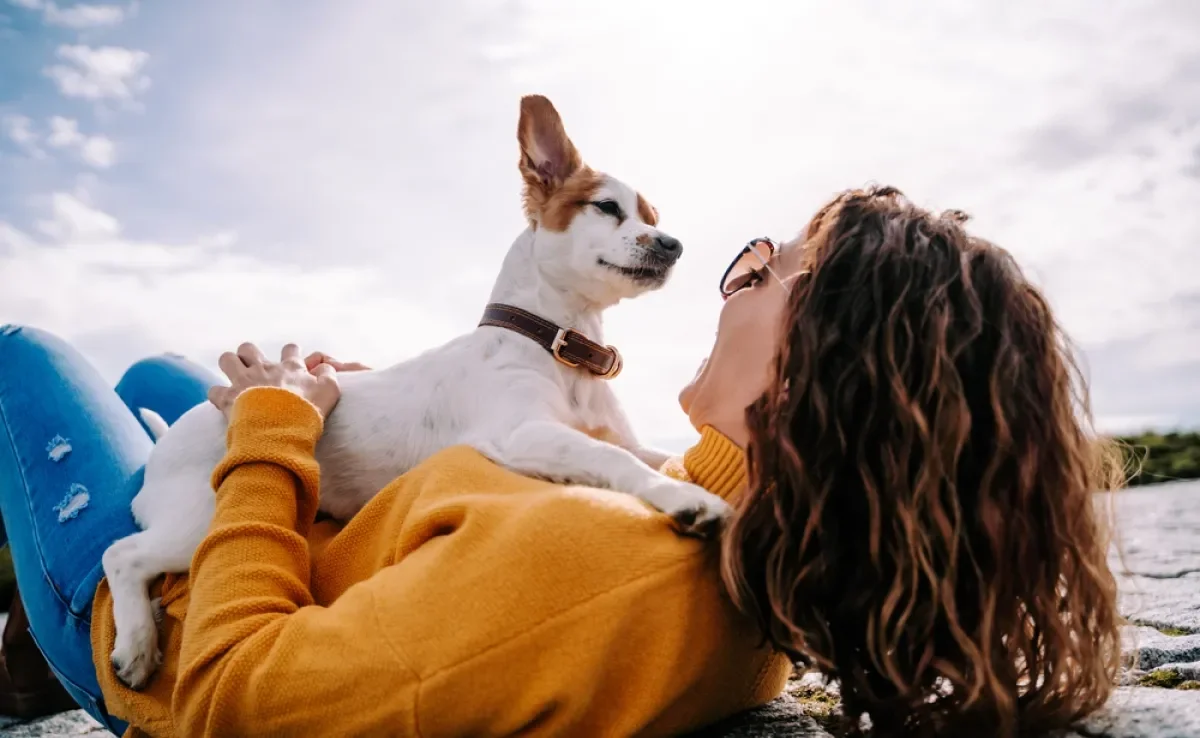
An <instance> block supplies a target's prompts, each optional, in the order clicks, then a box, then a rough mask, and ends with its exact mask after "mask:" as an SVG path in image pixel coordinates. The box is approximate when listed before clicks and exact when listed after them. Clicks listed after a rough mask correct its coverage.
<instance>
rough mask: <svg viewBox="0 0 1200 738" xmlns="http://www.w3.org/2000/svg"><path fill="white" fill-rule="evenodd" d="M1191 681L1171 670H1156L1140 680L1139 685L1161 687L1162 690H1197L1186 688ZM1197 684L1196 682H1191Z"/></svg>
mask: <svg viewBox="0 0 1200 738" xmlns="http://www.w3.org/2000/svg"><path fill="white" fill-rule="evenodd" d="M1188 683H1189V680H1187V679H1184V678H1183V675H1182V674H1180V673H1179V672H1177V671H1172V670H1171V669H1155V670H1154V671H1152V672H1150V673H1149V674H1146V675H1144V676H1143V677H1142V678H1141V679H1138V684H1140V685H1142V686H1143V687H1159V688H1161V689H1195V687H1184V686H1183V685H1185V684H1188ZM1190 683H1191V684H1196V682H1190Z"/></svg>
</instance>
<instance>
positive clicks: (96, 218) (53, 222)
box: [38, 192, 121, 244]
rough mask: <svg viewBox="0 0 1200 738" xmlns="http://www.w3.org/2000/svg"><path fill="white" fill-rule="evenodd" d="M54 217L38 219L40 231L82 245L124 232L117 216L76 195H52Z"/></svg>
mask: <svg viewBox="0 0 1200 738" xmlns="http://www.w3.org/2000/svg"><path fill="white" fill-rule="evenodd" d="M50 206H51V214H52V216H53V217H52V218H51V219H50V220H43V221H39V222H38V230H39V231H41V232H42V233H44V234H46V235H47V236H50V237H52V238H54V239H56V240H59V241H71V242H75V243H80V244H86V243H95V242H97V241H105V240H108V239H112V238H114V237H115V236H116V235H117V234H118V233H120V231H121V225H120V223H118V222H117V219H116V218H114V217H112V216H111V215H109V214H108V213H105V212H103V211H101V210H97V209H96V208H94V207H92V206H91V205H89V204H88V203H86V202H84V201H83V200H81V199H80V198H78V197H76V196H75V195H70V194H67V193H65V192H56V193H54V194H53V195H51V197H50Z"/></svg>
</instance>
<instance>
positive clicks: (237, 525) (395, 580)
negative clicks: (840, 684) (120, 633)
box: [92, 388, 790, 738]
mask: <svg viewBox="0 0 1200 738" xmlns="http://www.w3.org/2000/svg"><path fill="white" fill-rule="evenodd" d="M320 433H321V419H320V416H319V415H318V413H317V412H316V410H315V408H313V407H312V406H311V405H310V404H309V403H307V402H306V401H304V400H303V399H301V398H299V397H297V396H295V395H293V394H291V393H289V392H287V391H285V390H279V389H271V388H259V389H253V390H250V391H248V392H246V393H244V394H243V395H242V396H241V397H240V398H239V399H238V401H237V403H236V405H235V409H234V412H233V418H232V421H231V423H230V425H229V432H228V452H227V454H226V456H225V458H224V460H223V461H222V462H221V463H220V465H219V466H218V468H217V469H216V471H215V472H214V474H213V487H214V488H215V489H216V515H215V518H214V519H213V522H212V526H211V528H210V529H209V533H208V536H207V538H205V540H204V542H203V543H202V544H201V546H200V548H199V550H198V551H197V552H196V555H195V558H194V559H193V561H192V568H191V571H190V572H189V575H188V576H166V577H164V578H163V579H162V580H161V581H160V582H159V583H157V584H156V585H155V586H154V588H153V589H154V590H155V591H154V594H155V595H156V596H157V595H161V597H162V602H163V606H164V609H165V612H164V616H163V620H162V623H161V626H160V644H161V646H162V648H163V664H162V667H161V668H160V670H159V672H158V674H157V676H156V677H155V679H154V681H152V682H151V684H150V685H149V686H148V687H147V688H146V689H145V690H144V691H142V692H140V693H139V692H133V691H131V690H129V689H126V688H125V687H124V686H122V685H121V684H120V682H119V681H118V680H117V679H116V676H115V674H114V673H113V669H112V667H111V666H110V664H109V660H108V659H109V654H110V653H111V651H112V644H113V635H114V629H113V619H112V598H111V595H110V594H109V590H108V586H107V584H106V583H101V585H100V588H99V590H98V591H97V594H96V600H95V606H94V611H93V613H94V614H93V620H92V643H93V646H94V653H95V663H96V670H97V672H98V675H99V679H100V684H101V685H102V688H103V691H104V697H105V700H106V703H107V707H108V710H109V711H110V712H111V713H113V714H115V715H117V716H119V717H121V718H123V719H125V720H126V721H128V722H129V723H130V724H131V726H132V727H131V728H130V731H129V732H128V733H127V734H126V735H135V736H136V735H146V734H148V735H153V736H177V735H204V736H221V737H222V738H225V737H228V736H421V737H422V738H434V737H435V736H452V735H453V736H507V735H522V736H579V737H583V736H605V737H606V738H611V737H614V736H626V735H673V734H678V733H680V732H684V731H687V730H691V729H694V728H697V727H700V726H703V725H705V724H708V723H710V722H713V721H715V720H718V719H720V718H722V717H725V716H728V715H731V714H733V713H736V712H739V711H741V710H743V709H746V708H749V707H753V706H755V705H759V704H762V703H764V702H766V701H768V700H770V699H772V698H773V697H775V696H776V695H778V694H779V693H780V692H781V691H782V689H783V686H784V683H785V682H786V680H787V677H788V675H789V673H790V665H789V664H788V662H787V660H786V659H785V658H784V657H782V656H779V655H775V654H773V653H771V652H770V651H768V650H765V649H763V648H761V647H760V641H759V638H758V636H757V634H756V632H755V631H754V629H753V628H752V627H751V626H750V624H749V623H748V622H746V621H745V620H744V619H742V618H741V617H739V616H738V614H737V613H736V611H735V610H734V609H733V607H732V605H730V604H729V602H728V601H727V599H726V598H725V597H724V595H723V592H722V589H721V586H720V580H719V577H718V573H717V569H716V565H715V564H716V561H715V558H716V557H715V556H713V555H712V553H713V549H714V546H712V544H703V543H701V542H698V541H696V540H693V539H688V538H683V537H680V536H678V535H677V534H676V533H674V532H673V531H672V529H671V528H670V527H669V524H668V521H667V518H666V517H665V516H663V515H662V514H660V513H658V512H656V511H654V510H652V509H650V508H649V507H647V506H646V505H644V504H643V503H641V502H639V501H638V500H636V499H634V498H633V497H632V496H630V495H627V494H621V493H617V492H609V491H604V490H597V489H590V488H580V487H564V486H559V485H554V484H550V483H546V482H542V481H537V480H534V479H530V478H528V477H524V476H520V475H518V474H514V473H512V472H509V471H507V470H505V469H503V468H501V467H499V466H497V465H495V464H493V463H491V462H490V461H488V460H487V459H485V458H484V457H483V456H481V455H480V454H479V453H477V452H476V451H474V450H472V449H470V448H465V447H456V448H451V449H447V450H445V451H443V452H441V453H438V454H437V455H435V456H433V457H432V458H430V459H428V460H427V461H426V462H425V463H423V464H421V465H420V466H418V467H417V468H416V469H414V470H412V471H411V472H409V473H407V474H405V475H403V476H402V477H400V478H398V479H396V480H395V481H394V482H392V483H391V484H390V485H388V486H387V487H386V488H384V489H383V490H382V491H381V492H380V493H379V495H378V496H376V497H375V499H374V500H372V501H371V502H370V504H368V505H367V506H366V507H365V508H364V509H363V510H362V511H361V512H360V513H359V514H358V515H357V516H355V518H354V519H353V520H351V521H350V522H349V523H348V524H347V525H345V526H344V527H342V528H340V529H339V527H338V526H337V525H336V524H333V523H332V522H322V523H319V524H314V522H313V519H314V515H315V513H316V509H317V496H318V479H319V474H318V467H317V462H316V460H315V459H314V458H313V450H314V448H315V445H316V441H317V438H318V437H319V436H320ZM678 466H679V465H676V467H677V468H676V469H675V471H674V472H673V473H675V474H677V475H684V474H686V475H687V476H688V477H690V478H691V479H692V480H693V481H695V482H696V483H698V484H701V485H703V486H705V487H706V488H708V489H709V490H711V491H713V492H714V493H717V494H721V495H724V496H728V495H730V494H731V493H734V492H736V491H737V490H738V489H739V488H740V487H741V486H742V485H743V484H744V459H743V457H742V454H741V452H740V451H739V450H738V448H737V447H736V446H734V445H733V444H732V443H730V442H729V441H728V440H727V439H725V438H724V437H723V436H721V435H720V434H718V433H716V432H715V431H713V430H711V429H707V430H705V432H704V433H703V436H702V438H701V441H700V443H699V445H697V446H696V447H695V448H693V449H692V450H691V451H689V452H688V453H687V454H686V455H685V456H684V458H683V462H682V465H681V466H682V468H681V469H680V468H678ZM668 473H672V472H671V471H670V470H668Z"/></svg>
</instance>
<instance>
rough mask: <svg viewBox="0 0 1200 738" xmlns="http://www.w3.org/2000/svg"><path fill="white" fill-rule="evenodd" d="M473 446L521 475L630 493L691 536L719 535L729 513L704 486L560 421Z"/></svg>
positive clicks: (519, 428) (533, 424)
mask: <svg viewBox="0 0 1200 738" xmlns="http://www.w3.org/2000/svg"><path fill="white" fill-rule="evenodd" d="M496 439H499V440H496ZM475 446H476V448H478V449H479V451H480V452H481V453H483V454H484V455H485V456H488V457H490V458H491V459H492V460H493V461H495V462H496V463H498V464H501V465H502V466H506V467H508V468H509V469H512V470H513V471H516V472H520V473H521V474H528V475H530V476H537V477H542V478H544V479H550V480H553V481H556V482H571V483H575V484H586V485H591V486H594V487H605V488H608V489H612V490H616V491H620V492H629V493H632V494H633V495H634V496H636V497H638V498H639V499H641V500H643V501H645V502H647V503H649V504H650V505H651V506H653V507H655V508H657V509H658V510H661V511H662V512H664V513H666V514H667V515H670V516H671V518H672V519H673V520H674V521H675V523H676V524H677V525H678V526H679V528H680V530H681V531H682V532H683V533H686V534H689V535H696V536H701V537H707V536H710V535H713V534H715V533H716V532H717V530H719V528H720V525H721V522H722V521H723V520H724V519H725V518H726V516H728V515H729V513H730V511H731V508H730V507H729V505H728V504H726V502H725V501H724V500H722V499H721V498H720V497H717V496H716V495H714V494H712V493H710V492H708V491H707V490H705V489H704V488H702V487H698V486H696V485H694V484H689V483H687V482H681V481H679V480H676V479H671V478H670V477H667V476H664V475H662V474H659V473H658V472H657V471H656V470H654V469H652V468H651V467H650V466H648V465H647V464H645V463H643V462H642V461H641V460H639V459H638V457H637V456H635V455H634V454H633V453H631V452H629V451H627V450H625V449H623V448H619V447H617V446H614V445H612V444H610V443H605V442H603V441H598V440H596V439H594V438H591V437H590V436H588V435H586V434H584V433H581V432H579V431H577V430H574V429H573V428H569V427H567V426H565V425H562V424H561V423H556V422H553V421H530V422H527V423H523V424H521V425H519V426H517V427H516V428H515V429H513V430H512V431H511V432H508V433H502V434H497V435H496V436H494V437H493V439H492V440H489V441H487V442H484V443H479V444H475Z"/></svg>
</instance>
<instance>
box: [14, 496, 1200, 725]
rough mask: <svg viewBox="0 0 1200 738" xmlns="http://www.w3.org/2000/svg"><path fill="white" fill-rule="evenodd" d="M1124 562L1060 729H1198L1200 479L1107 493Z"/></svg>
mask: <svg viewBox="0 0 1200 738" xmlns="http://www.w3.org/2000/svg"><path fill="white" fill-rule="evenodd" d="M1115 512H1116V519H1117V521H1118V528H1119V532H1120V545H1121V548H1122V549H1123V551H1124V556H1123V562H1122V561H1121V560H1120V559H1119V558H1117V557H1114V559H1113V562H1114V566H1115V567H1116V568H1117V570H1118V571H1121V570H1127V571H1128V572H1129V574H1128V575H1127V576H1124V577H1123V579H1122V612H1123V613H1124V614H1125V615H1126V616H1127V617H1128V618H1129V619H1130V620H1131V621H1132V623H1133V625H1132V626H1130V627H1129V628H1128V630H1127V632H1126V636H1127V641H1128V646H1129V653H1130V660H1131V664H1132V668H1131V669H1130V670H1129V671H1128V672H1127V673H1126V675H1125V677H1124V683H1125V686H1122V687H1121V688H1120V689H1118V690H1117V693H1116V695H1115V696H1114V697H1113V699H1112V700H1111V701H1110V703H1109V705H1108V707H1107V708H1106V709H1105V710H1103V711H1102V712H1101V713H1100V714H1097V715H1094V716H1093V717H1091V718H1090V719H1088V720H1087V721H1085V722H1084V723H1083V724H1081V725H1079V726H1077V728H1076V729H1075V731H1073V732H1072V733H1069V734H1067V735H1066V736H1062V737H1061V738H1108V737H1111V738H1197V737H1200V483H1196V482H1190V483H1180V484H1174V485H1161V486H1156V487H1146V488H1138V489H1134V490H1128V491H1125V492H1122V493H1121V494H1120V495H1118V496H1117V497H1116V499H1115ZM837 717H838V707H837V695H836V692H835V691H833V690H830V691H826V690H824V689H822V687H821V686H820V685H819V683H818V682H817V681H815V680H813V679H811V678H805V679H800V680H797V681H795V682H793V684H792V685H791V687H790V688H789V690H788V694H787V695H785V696H784V697H781V698H780V699H778V700H776V701H775V702H773V703H771V704H770V705H767V706H766V707H764V708H761V709H759V710H755V711H753V712H751V713H747V714H746V715H742V716H739V717H737V718H734V719H732V720H730V721H728V722H726V723H724V724H722V725H719V726H714V727H713V728H712V729H709V730H705V731H703V732H702V733H700V734H698V737H697V738H699V736H703V737H704V738H709V737H711V738H767V737H768V736H797V737H800V738H804V737H807V738H829V737H830V736H832V735H836V733H831V732H829V730H827V728H830V729H832V728H833V726H835V725H836V724H837ZM82 735H87V736H97V737H99V736H105V735H107V733H105V731H104V730H103V729H102V728H100V726H99V725H97V724H96V723H95V722H94V721H92V720H91V719H89V718H88V717H87V716H86V715H84V714H83V713H81V712H79V713H67V714H65V715H58V716H55V717H53V718H48V719H45V720H40V721H34V722H31V723H15V722H13V721H9V720H6V719H4V718H2V717H0V736H3V737H9V738H16V737H17V736H20V737H22V738H26V737H30V736H82Z"/></svg>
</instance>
